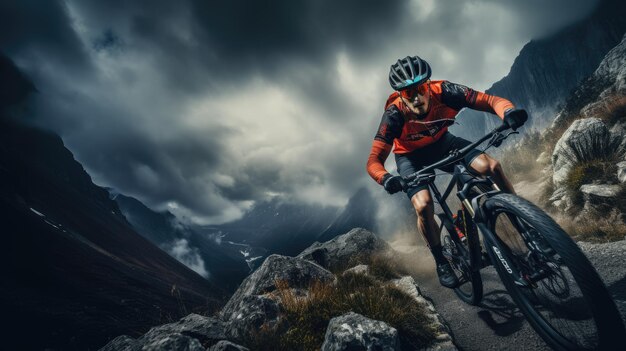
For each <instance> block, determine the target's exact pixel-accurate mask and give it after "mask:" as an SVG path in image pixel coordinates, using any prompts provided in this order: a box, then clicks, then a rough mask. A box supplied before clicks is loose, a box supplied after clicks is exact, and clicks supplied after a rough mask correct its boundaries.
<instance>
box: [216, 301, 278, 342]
mask: <svg viewBox="0 0 626 351" xmlns="http://www.w3.org/2000/svg"><path fill="white" fill-rule="evenodd" d="M238 306H239V308H238V309H237V310H236V315H233V316H231V318H230V319H229V320H228V322H227V334H228V337H229V338H232V339H234V340H245V339H246V338H247V337H249V335H250V333H251V332H254V331H255V330H259V328H260V327H261V326H262V325H263V324H266V325H268V326H270V327H273V326H275V325H276V324H277V323H278V322H279V314H278V313H279V311H280V306H279V305H278V302H277V301H275V300H274V299H272V298H269V297H267V296H263V295H252V296H245V297H244V298H243V300H242V301H241V302H240V303H239V305H238Z"/></svg>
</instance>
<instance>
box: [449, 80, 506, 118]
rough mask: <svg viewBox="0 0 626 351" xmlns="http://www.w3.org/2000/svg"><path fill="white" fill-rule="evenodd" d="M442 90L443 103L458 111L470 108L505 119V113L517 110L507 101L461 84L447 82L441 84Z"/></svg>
mask: <svg viewBox="0 0 626 351" xmlns="http://www.w3.org/2000/svg"><path fill="white" fill-rule="evenodd" d="M441 90H442V92H441V94H442V102H443V103H444V104H446V105H448V106H450V107H452V108H454V109H456V110H460V109H462V108H464V107H469V108H471V109H473V110H478V111H484V112H489V113H494V114H496V115H498V117H500V118H501V119H504V113H505V112H506V111H507V110H509V109H514V108H515V106H514V105H513V103H512V102H511V101H509V100H507V99H504V98H501V97H499V96H495V95H489V94H486V93H483V92H481V91H476V90H474V89H472V88H468V87H466V86H464V85H461V84H456V83H451V82H448V81H445V82H443V83H442V84H441Z"/></svg>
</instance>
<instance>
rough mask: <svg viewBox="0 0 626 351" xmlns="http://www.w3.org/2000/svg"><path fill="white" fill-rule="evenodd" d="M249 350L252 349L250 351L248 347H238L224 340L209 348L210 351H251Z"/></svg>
mask: <svg viewBox="0 0 626 351" xmlns="http://www.w3.org/2000/svg"><path fill="white" fill-rule="evenodd" d="M249 350H250V349H248V348H247V347H243V346H241V345H237V344H235V343H232V342H230V341H228V340H222V341H220V342H218V343H217V344H215V345H213V346H211V347H210V348H209V351H249Z"/></svg>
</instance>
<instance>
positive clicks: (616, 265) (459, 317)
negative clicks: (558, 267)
mask: <svg viewBox="0 0 626 351" xmlns="http://www.w3.org/2000/svg"><path fill="white" fill-rule="evenodd" d="M580 246H581V247H582V249H583V250H584V252H585V253H586V255H587V257H589V259H590V261H591V262H592V263H593V265H594V266H595V267H596V269H597V270H598V272H599V273H600V275H601V277H602V279H603V280H604V282H605V284H606V285H607V287H608V288H609V290H610V291H611V293H612V295H613V298H614V299H615V302H616V304H617V306H618V308H619V310H620V312H621V314H622V318H623V319H625V320H626V269H624V263H625V262H626V241H624V240H622V241H620V242H616V243H608V244H591V243H580ZM413 254H415V255H420V256H422V255H430V253H429V252H428V251H427V249H425V248H422V247H416V248H415V249H414V251H413ZM422 263H423V264H424V265H428V264H430V266H431V267H422V268H423V269H422V270H421V271H422V272H421V273H416V279H417V281H418V282H419V284H420V287H421V290H422V293H423V294H424V295H426V296H427V297H429V298H430V299H431V300H432V301H433V303H434V305H435V308H436V309H437V311H438V312H439V313H440V314H441V315H442V316H443V318H444V319H445V320H446V321H447V323H448V325H449V326H450V328H451V329H452V335H453V337H454V341H455V344H456V345H457V347H458V348H459V349H460V350H467V351H470V350H549V349H550V348H549V347H548V346H547V345H546V344H545V343H544V341H543V340H542V339H541V338H540V337H539V336H538V335H537V334H536V333H535V331H534V330H533V329H532V328H531V327H530V325H529V324H528V322H527V321H526V320H525V318H524V316H523V315H522V314H521V313H520V312H519V311H518V310H517V308H516V307H515V305H514V304H513V303H512V301H511V299H510V297H509V295H508V294H507V292H506V291H505V289H504V287H503V285H502V283H501V282H500V279H499V278H498V277H497V274H496V273H495V270H494V269H493V267H489V268H487V269H484V270H482V271H481V272H482V274H483V281H484V285H485V297H484V299H483V303H482V305H481V306H470V305H467V304H465V303H463V302H462V301H461V300H459V299H458V297H457V296H456V294H455V293H454V291H452V290H450V289H446V288H444V287H441V286H440V285H439V282H438V281H437V280H436V278H435V277H434V275H433V272H434V265H433V264H432V260H429V261H428V262H426V261H422Z"/></svg>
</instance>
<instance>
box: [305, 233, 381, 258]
mask: <svg viewBox="0 0 626 351" xmlns="http://www.w3.org/2000/svg"><path fill="white" fill-rule="evenodd" d="M390 249H391V247H390V246H389V244H387V242H385V241H384V240H382V239H380V238H379V237H377V236H376V235H375V234H374V233H372V232H370V231H368V230H366V229H363V228H354V229H352V230H351V231H349V232H348V233H346V234H343V235H340V236H338V237H336V238H334V239H332V240H330V241H327V242H324V243H320V242H315V243H314V244H313V245H311V246H309V247H308V248H306V249H305V250H304V251H302V253H300V254H299V255H298V256H297V257H298V258H301V259H304V260H309V261H312V262H316V263H317V264H319V265H320V266H322V267H326V268H333V267H340V266H345V264H347V263H348V262H349V261H350V260H351V259H354V258H356V257H357V256H359V255H375V254H384V253H387V252H390V251H389V250H390Z"/></svg>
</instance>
